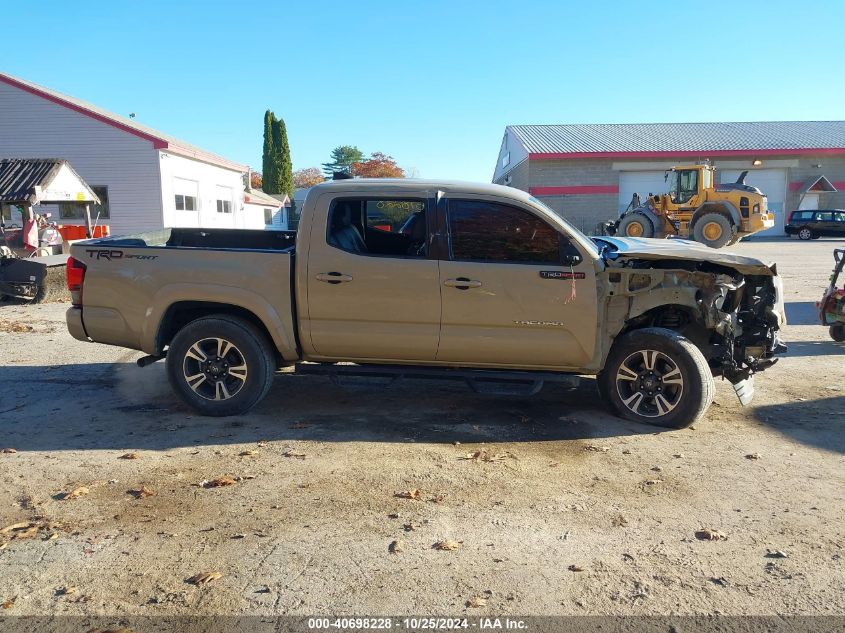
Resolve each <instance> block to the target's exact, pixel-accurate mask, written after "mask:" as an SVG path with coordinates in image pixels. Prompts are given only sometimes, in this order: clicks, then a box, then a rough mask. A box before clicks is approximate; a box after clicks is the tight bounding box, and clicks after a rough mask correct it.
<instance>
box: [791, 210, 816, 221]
mask: <svg viewBox="0 0 845 633" xmlns="http://www.w3.org/2000/svg"><path fill="white" fill-rule="evenodd" d="M812 219H813V212H812V211H795V212H794V213H793V214H792V221H793V222H798V221H804V220H812Z"/></svg>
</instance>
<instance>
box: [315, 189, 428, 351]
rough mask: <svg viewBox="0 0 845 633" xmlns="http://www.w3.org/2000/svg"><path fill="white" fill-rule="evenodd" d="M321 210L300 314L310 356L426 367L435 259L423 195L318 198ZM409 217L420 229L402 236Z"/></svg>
mask: <svg viewBox="0 0 845 633" xmlns="http://www.w3.org/2000/svg"><path fill="white" fill-rule="evenodd" d="M324 198H325V201H324ZM323 204H325V205H327V206H328V218H327V219H326V217H325V216H323V217H321V219H320V220H319V221H316V220H315V222H314V223H313V224H312V227H311V234H310V239H309V251H308V255H307V257H308V261H307V280H306V284H307V307H306V313H305V314H302V315H300V318H301V319H302V321H303V323H302V325H303V335H304V336H308V337H309V339H310V342H311V345H312V348H313V350H314V352H315V356H317V357H321V358H337V359H344V360H362V361H364V360H397V361H433V360H434V358H435V355H436V353H437V343H438V339H439V334H440V278H439V266H438V261H437V259H435V258H433V257H432V256H431V255H430V253H429V251H428V247H429V240H428V236H429V234H430V231H431V229H432V227H431V226H430V221H431V214H430V208H431V202H430V200H429V199H428V195H427V193H426V192H424V191H419V192H416V193H414V192H412V193H405V192H403V194H402V195H397V196H394V197H389V198H388V197H378V198H377V197H367V196H366V195H354V196H342V195H336V196H332V195H330V194H326V195H325V196H323V197H321V199H320V202H319V203H318V207H320V208H325V207H323ZM412 216H413V217H414V218H415V219H416V222H419V223H420V224H418V225H417V226H416V228H414V230H413V231H411V230H410V229H408V231H407V233H403V232H402V231H401V230H400V229H401V228H402V227H403V226H405V225H406V223H407V222H408V220H409V218H411V217H412ZM416 222H414V224H416ZM412 233H413V234H412Z"/></svg>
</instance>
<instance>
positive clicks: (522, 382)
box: [294, 363, 579, 396]
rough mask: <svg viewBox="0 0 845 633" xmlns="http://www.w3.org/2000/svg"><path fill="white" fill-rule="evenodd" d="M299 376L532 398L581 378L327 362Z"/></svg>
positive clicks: (300, 370)
mask: <svg viewBox="0 0 845 633" xmlns="http://www.w3.org/2000/svg"><path fill="white" fill-rule="evenodd" d="M294 372H295V373H297V374H305V375H308V374H310V375H319V376H328V377H329V379H330V380H331V381H332V382H333V383H335V384H337V385H340V386H343V383H342V379H343V378H353V377H355V378H384V379H385V380H386V382H385V384H384V387H385V388H387V387H390V386H392V385H393V384H394V383H395V382H397V381H398V380H401V379H402V378H414V379H432V380H460V381H463V382H465V383H466V384H467V385H468V386H469V388H470V389H472V390H473V391H475V392H476V393H480V394H487V395H497V396H533V395H535V394H537V393H538V392H539V391H540V390H541V389H542V388H543V385H544V384H545V383H546V382H557V383H566V384H568V385H569V387H570V388H571V389H574V388H575V387H577V386H578V382H579V377H578V376H577V375H573V374H563V373H555V372H539V371H509V370H505V371H499V370H490V369H461V368H451V367H419V366H415V365H333V364H327V363H299V364H298V365H296V368H295V370H294Z"/></svg>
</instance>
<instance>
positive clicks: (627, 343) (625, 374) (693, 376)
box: [598, 328, 715, 429]
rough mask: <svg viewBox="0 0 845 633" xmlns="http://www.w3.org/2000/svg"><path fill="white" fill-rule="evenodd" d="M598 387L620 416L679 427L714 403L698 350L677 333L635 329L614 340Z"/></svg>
mask: <svg viewBox="0 0 845 633" xmlns="http://www.w3.org/2000/svg"><path fill="white" fill-rule="evenodd" d="M598 380H599V389H600V393H601V394H602V396H603V397H605V398H606V399H607V400H608V401H609V403H610V405H611V407H612V408H613V409H614V411H615V412H616V413H617V414H618V415H619V416H621V417H623V418H626V419H628V420H633V421H635V422H644V423H646V424H652V425H655V426H661V427H665V428H673V429H679V428H683V427H685V426H689V425H690V424H693V423H694V422H695V421H696V420H698V419H699V418H700V417H701V416H703V415H704V413H705V411H707V408H708V407H709V406H710V403H711V402H712V401H713V392H714V390H715V385H714V382H713V375H712V373H711V371H710V368H709V367H708V365H707V361H706V360H705V358H704V355H703V354H702V353H701V351H700V350H699V349H698V348H697V347H696V346H695V345H694V344H693V343H692V342H691V341H690V340H688V339H686V338H684V337H683V336H681V335H680V334H678V333H677V332H673V331H672V330H667V329H664V328H646V329H643V330H634V331H633V332H629V333H628V334H625V335H624V336H622V337H620V338H619V339H617V341H616V343H615V344H614V346H613V349H612V350H611V351H610V355H609V356H608V359H607V363H606V364H605V367H604V369H603V370H602V372H601V374H599V377H598Z"/></svg>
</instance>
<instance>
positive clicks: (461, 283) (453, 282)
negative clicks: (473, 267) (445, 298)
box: [443, 277, 481, 290]
mask: <svg viewBox="0 0 845 633" xmlns="http://www.w3.org/2000/svg"><path fill="white" fill-rule="evenodd" d="M443 285H444V286H449V287H450V288H457V289H458V290H469V289H470V288H481V282H480V281H478V280H477V279H469V278H468V277H457V278H455V279H447V280H446V281H444V282H443Z"/></svg>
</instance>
